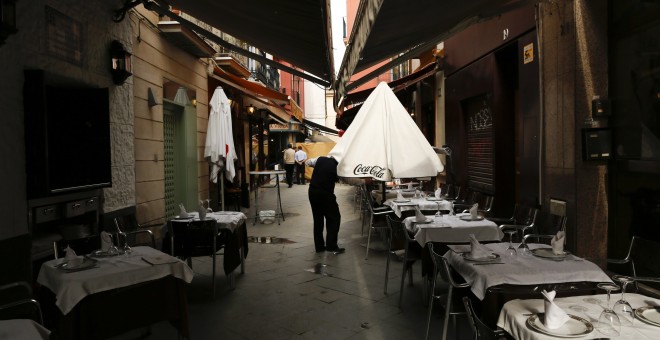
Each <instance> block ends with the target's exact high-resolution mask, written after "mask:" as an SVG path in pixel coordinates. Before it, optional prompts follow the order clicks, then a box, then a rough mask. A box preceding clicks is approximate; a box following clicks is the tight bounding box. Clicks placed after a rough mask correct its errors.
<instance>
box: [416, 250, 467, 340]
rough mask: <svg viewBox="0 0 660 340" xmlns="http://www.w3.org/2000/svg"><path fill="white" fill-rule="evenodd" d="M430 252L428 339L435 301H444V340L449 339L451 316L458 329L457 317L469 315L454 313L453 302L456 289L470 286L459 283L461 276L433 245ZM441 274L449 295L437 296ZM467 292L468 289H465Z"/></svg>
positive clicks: (461, 312)
mask: <svg viewBox="0 0 660 340" xmlns="http://www.w3.org/2000/svg"><path fill="white" fill-rule="evenodd" d="M427 245H428V248H429V252H430V253H431V260H432V261H433V277H431V290H430V297H429V310H428V315H427V317H426V339H428V338H429V330H430V328H431V314H432V312H433V301H435V300H440V301H442V300H444V302H445V315H444V321H443V326H442V340H446V339H447V331H448V329H447V327H448V326H449V316H450V315H451V316H452V317H453V326H454V329H456V316H458V315H465V314H467V313H466V312H465V311H460V312H459V311H452V301H453V299H455V297H454V290H455V289H465V288H469V287H470V284H469V283H466V282H459V280H461V279H460V275H458V274H457V273H455V272H454V271H453V270H452V268H451V266H450V265H449V262H448V261H447V259H446V258H444V257H443V256H442V255H440V254H438V253H436V252H435V251H434V250H433V243H430V242H429V243H428V244H427ZM438 274H440V275H441V276H442V279H443V280H444V281H445V282H447V283H448V284H449V286H448V290H447V294H436V292H435V287H436V284H437V282H436V281H437V276H438ZM465 290H466V291H467V289H465ZM466 293H467V292H466Z"/></svg>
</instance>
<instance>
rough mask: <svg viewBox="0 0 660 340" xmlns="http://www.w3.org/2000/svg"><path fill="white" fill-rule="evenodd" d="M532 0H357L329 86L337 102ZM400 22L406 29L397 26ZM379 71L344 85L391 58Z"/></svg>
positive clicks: (400, 25)
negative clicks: (347, 37) (453, 37)
mask: <svg viewBox="0 0 660 340" xmlns="http://www.w3.org/2000/svg"><path fill="white" fill-rule="evenodd" d="M536 2H537V1H533V0H472V1H458V2H457V1H454V0H417V1H415V2H414V3H413V4H411V2H410V1H408V0H387V1H384V0H373V1H362V2H361V3H360V7H359V8H358V13H357V15H356V19H355V23H354V25H353V31H352V32H351V36H350V40H349V42H348V45H347V46H348V47H347V48H346V53H345V54H344V59H343V61H342V64H341V67H340V69H339V74H338V75H337V80H336V82H335V84H334V89H335V100H334V103H335V105H337V104H338V103H339V101H340V100H341V99H342V98H343V97H345V96H346V94H347V93H348V92H350V90H351V89H354V88H356V87H358V86H360V85H362V84H363V83H365V82H366V81H368V80H370V79H372V78H374V77H375V76H377V75H379V74H382V73H384V72H385V71H387V70H389V69H391V68H392V67H393V66H396V65H399V64H401V63H402V62H404V61H407V60H409V59H411V58H413V57H416V56H417V55H419V54H420V53H421V52H423V51H427V50H430V49H432V48H433V47H435V45H437V44H438V43H439V42H441V41H442V40H444V39H446V38H447V37H449V36H450V35H451V34H454V33H456V32H458V31H460V30H462V29H464V28H466V27H468V26H469V25H471V24H473V23H476V22H479V21H482V20H484V19H486V18H490V17H493V16H495V15H498V14H501V13H504V12H507V11H510V10H512V9H514V8H518V7H522V6H524V5H527V4H530V3H536ZM402 23H405V24H402ZM394 56H396V57H395V58H393V59H392V60H391V61H390V62H388V63H387V64H386V65H384V66H383V67H379V68H378V69H377V70H375V71H373V72H370V73H369V74H367V75H365V76H363V77H362V78H360V79H357V80H354V81H353V82H352V83H350V84H349V81H350V79H351V76H352V75H353V74H356V73H357V72H360V71H363V70H365V69H367V68H369V67H371V66H374V65H376V64H378V63H379V62H381V61H383V60H386V59H389V58H392V57H394Z"/></svg>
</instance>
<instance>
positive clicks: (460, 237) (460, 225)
mask: <svg viewBox="0 0 660 340" xmlns="http://www.w3.org/2000/svg"><path fill="white" fill-rule="evenodd" d="M429 217H431V218H433V216H429ZM414 221H415V217H414V216H412V217H406V218H405V219H404V220H403V223H404V224H405V225H406V229H408V230H409V231H410V232H412V233H415V240H416V241H417V242H418V243H419V244H420V245H422V246H424V245H425V244H426V242H468V241H469V236H470V234H474V236H475V237H476V238H477V240H480V241H495V240H501V239H502V237H503V236H504V233H502V231H501V230H500V228H498V227H497V224H495V223H494V222H492V221H489V220H487V219H483V220H481V221H464V220H461V219H460V218H459V217H458V216H449V215H445V216H443V217H442V224H439V223H435V222H433V223H425V224H418V223H415V222H414Z"/></svg>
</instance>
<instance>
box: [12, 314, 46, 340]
mask: <svg viewBox="0 0 660 340" xmlns="http://www.w3.org/2000/svg"><path fill="white" fill-rule="evenodd" d="M49 337H50V331H49V330H48V329H46V328H45V327H44V326H42V325H41V324H39V323H38V322H36V321H34V320H31V319H9V320H0V340H11V339H20V340H48V338H49Z"/></svg>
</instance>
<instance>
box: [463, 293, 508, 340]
mask: <svg viewBox="0 0 660 340" xmlns="http://www.w3.org/2000/svg"><path fill="white" fill-rule="evenodd" d="M463 306H465V311H466V312H467V316H468V320H469V321H470V326H471V327H472V331H473V332H474V338H475V339H476V340H499V339H502V338H506V332H504V330H502V329H492V328H490V327H488V325H486V324H485V323H484V322H483V321H481V319H479V317H478V316H477V313H475V311H474V308H473V307H472V301H471V300H470V298H469V297H467V296H464V297H463Z"/></svg>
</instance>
